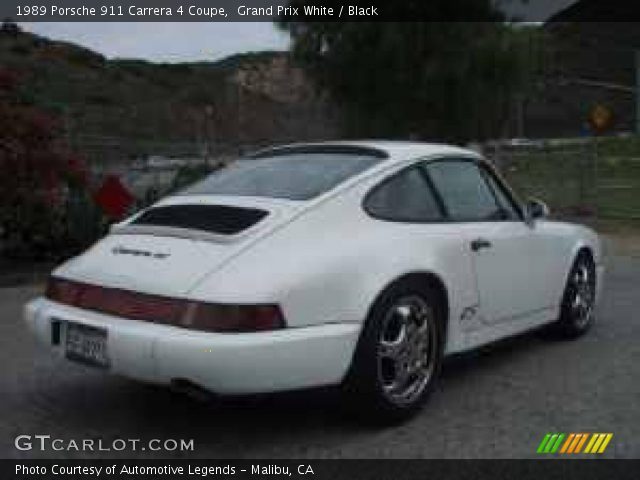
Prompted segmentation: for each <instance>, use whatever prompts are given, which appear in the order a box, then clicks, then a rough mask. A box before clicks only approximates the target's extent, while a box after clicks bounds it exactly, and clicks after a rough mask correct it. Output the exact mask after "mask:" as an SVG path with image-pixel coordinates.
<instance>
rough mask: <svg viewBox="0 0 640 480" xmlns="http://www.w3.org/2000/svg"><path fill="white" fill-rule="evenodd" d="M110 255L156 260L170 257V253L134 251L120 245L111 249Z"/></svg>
mask: <svg viewBox="0 0 640 480" xmlns="http://www.w3.org/2000/svg"><path fill="white" fill-rule="evenodd" d="M111 253H113V254H114V255H133V256H135V257H150V258H158V259H160V260H163V259H165V258H167V257H169V256H170V255H171V254H170V253H164V252H149V251H147V250H136V249H133V248H126V247H123V246H121V245H118V246H117V247H114V248H113V249H111Z"/></svg>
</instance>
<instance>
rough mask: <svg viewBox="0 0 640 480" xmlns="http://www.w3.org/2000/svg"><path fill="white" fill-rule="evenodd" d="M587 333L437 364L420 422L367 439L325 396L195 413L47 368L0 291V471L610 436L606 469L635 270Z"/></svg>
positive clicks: (91, 376)
mask: <svg viewBox="0 0 640 480" xmlns="http://www.w3.org/2000/svg"><path fill="white" fill-rule="evenodd" d="M609 263H610V266H609V271H608V278H607V285H606V289H605V295H604V299H603V303H602V305H601V308H600V312H599V317H598V322H597V324H596V325H595V326H594V328H593V329H592V330H591V332H590V333H589V334H588V335H587V336H585V337H583V338H582V339H579V340H577V341H573V342H560V341H552V340H548V339H544V338H542V336H541V335H536V334H528V335H525V336H522V337H518V338H516V339H512V340H509V341H507V342H502V343H500V344H498V345H496V346H493V347H491V348H488V349H484V350H483V351H481V352H475V353H472V354H466V355H464V356H461V357H457V358H454V359H451V360H449V361H447V363H446V364H445V370H444V372H443V377H442V379H441V382H440V384H439V387H438V390H437V391H436V392H434V395H433V396H432V397H431V399H430V401H429V403H428V405H427V407H426V408H425V410H424V411H423V412H422V413H421V414H420V415H419V416H418V417H417V418H415V419H413V420H412V421H410V422H408V423H406V424H404V425H401V426H398V427H394V428H387V429H373V428H367V427H363V426H361V425H358V424H356V423H354V422H350V421H349V420H348V419H345V418H344V417H342V416H341V415H338V414H337V413H336V412H337V411H338V408H336V403H335V401H334V399H333V397H331V396H330V395H327V394H326V393H323V392H307V393H303V394H286V395H273V396H267V397H258V398H255V397H254V398H249V399H242V400H233V401H229V400H227V401H223V402H203V401H198V400H194V399H191V398H188V397H185V396H183V395H178V394H175V393H172V392H169V391H167V390H165V389H162V388H157V387H150V386H146V385H141V384H138V383H135V382H132V381H129V380H126V379H121V378H115V377H110V376H106V375H104V374H102V373H101V372H98V371H95V370H92V369H89V368H85V367H81V366H78V365H74V364H70V363H67V362H64V361H53V360H52V359H51V357H50V356H49V355H48V354H47V352H46V351H44V350H42V349H40V348H38V347H37V345H35V343H34V342H33V340H32V339H31V338H30V336H29V335H28V334H27V332H26V330H25V328H24V326H23V324H22V320H21V306H22V304H23V302H24V301H25V300H27V299H28V298H30V297H31V296H33V295H35V294H36V293H38V289H37V288H36V287H22V288H6V289H0V457H4V458H34V457H55V458H65V457H72V458H77V457H89V458H100V457H105V458H109V457H111V458H135V457H141V458H151V457H188V458H203V457H204V458H292V457H293V458H304V457H307V458H308V457H311V458H339V457H347V458H443V457H444V458H514V457H516V458H521V457H535V456H536V455H535V450H536V448H537V445H538V444H539V443H540V441H541V439H542V437H543V436H544V434H545V433H547V432H611V433H613V434H614V437H613V440H612V441H611V443H610V445H609V447H608V449H607V452H606V453H605V454H604V456H606V457H610V458H611V457H619V458H640V317H639V316H638V311H639V310H640V259H633V258H626V257H616V258H612V259H611V260H610V262H609ZM23 434H27V435H40V434H45V435H51V436H52V437H54V438H62V439H66V440H70V439H76V440H78V441H79V440H82V439H85V438H89V439H98V438H102V439H104V440H105V441H106V442H107V444H110V442H111V441H112V440H113V439H115V438H132V439H138V438H139V439H142V440H144V441H145V442H146V441H147V440H149V439H154V438H157V439H163V440H164V439H186V440H188V439H193V440H194V451H193V452H188V453H179V452H173V453H168V452H156V453H154V452H150V451H148V449H147V450H145V451H142V450H138V451H135V452H134V451H131V450H129V449H127V450H125V451H123V452H113V451H112V452H85V453H81V452H80V453H78V452H74V451H69V452H66V453H60V452H54V451H51V450H49V451H45V452H40V451H37V450H31V451H18V450H16V449H15V447H14V438H15V437H16V436H18V435H23Z"/></svg>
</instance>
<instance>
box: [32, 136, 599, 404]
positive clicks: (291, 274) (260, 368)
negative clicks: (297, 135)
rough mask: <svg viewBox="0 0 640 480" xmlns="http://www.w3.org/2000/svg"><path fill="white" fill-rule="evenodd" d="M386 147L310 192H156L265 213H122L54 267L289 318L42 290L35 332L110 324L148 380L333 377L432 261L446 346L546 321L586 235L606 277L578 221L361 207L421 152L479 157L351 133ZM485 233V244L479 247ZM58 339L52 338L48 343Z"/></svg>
mask: <svg viewBox="0 0 640 480" xmlns="http://www.w3.org/2000/svg"><path fill="white" fill-rule="evenodd" d="M346 144H347V145H355V146H360V145H362V146H367V147H373V148H378V149H381V150H383V151H385V152H387V153H388V155H389V158H388V159H385V160H383V161H381V162H380V163H379V164H377V165H376V166H374V167H372V168H370V169H368V170H366V171H365V172H364V173H362V174H360V175H356V176H355V177H353V178H350V179H348V180H347V181H345V182H343V183H342V184H340V185H338V186H337V187H336V188H334V189H332V190H330V191H328V192H326V193H325V194H322V195H320V196H319V197H317V198H315V199H313V200H310V201H306V202H296V201H285V200H273V199H266V198H252V197H231V196H228V197H224V196H197V197H188V196H175V197H170V198H167V199H165V200H163V201H161V202H159V204H158V205H176V204H180V203H185V204H186V203H188V204H193V203H204V204H216V205H220V204H223V205H233V206H247V207H260V208H263V209H265V210H268V211H269V212H270V216H268V217H267V218H266V220H265V221H263V222H261V223H259V224H258V225H256V226H255V227H251V228H249V229H248V230H247V231H245V232H242V233H241V234H239V235H236V236H231V237H225V238H216V237H215V236H206V235H205V236H202V235H200V236H197V235H196V236H194V235H191V234H190V233H189V232H179V231H173V232H166V231H165V232H162V231H157V232H153V231H151V230H150V231H149V232H147V233H144V232H137V231H136V230H135V229H133V230H132V229H127V223H128V222H126V221H125V222H123V223H122V224H120V225H118V226H116V228H114V230H113V233H112V234H111V235H109V236H107V237H106V238H105V239H103V240H102V241H100V242H98V243H97V244H96V245H95V246H94V247H92V248H91V249H89V250H88V251H87V252H86V253H84V254H83V255H81V256H79V257H77V258H76V259H73V260H71V261H70V262H68V263H67V264H65V265H63V266H61V267H60V268H58V269H57V270H56V271H55V272H54V274H55V275H56V276H59V277H62V278H67V279H71V280H77V281H82V282H87V283H93V284H98V285H102V286H107V287H114V288H122V289H128V290H134V291H138V292H143V293H150V294H155V295H166V296H172V297H179V298H187V299H190V300H199V301H204V302H213V303H221V304H278V305H279V306H280V307H281V309H282V311H283V313H284V317H285V318H286V322H287V327H288V328H286V329H283V330H278V331H273V332H262V333H245V334H216V333H206V332H197V331H193V330H187V329H182V328H178V327H172V326H166V325H164V326H163V325H156V324H150V323H145V322H138V321H132V320H128V319H120V318H116V317H111V316H108V315H103V314H99V313H96V312H89V311H84V310H79V309H77V308H73V307H69V306H65V305H60V304H57V303H55V302H51V301H49V300H46V299H37V300H34V301H33V302H31V303H30V304H29V305H27V307H26V309H25V316H26V319H27V322H28V323H29V325H30V327H31V328H32V330H33V331H34V333H35V334H36V336H37V337H39V338H40V339H41V340H42V341H43V343H45V344H50V343H51V340H50V339H51V327H50V323H51V320H52V319H62V320H67V321H72V322H79V323H86V324H88V325H93V326H98V327H102V328H106V329H107V330H108V332H109V339H108V342H109V343H108V348H109V351H110V354H111V356H112V357H113V364H112V367H111V370H112V371H113V372H114V373H119V374H123V375H127V376H130V377H133V378H139V379H141V380H145V381H151V382H156V383H169V382H171V381H172V380H176V379H187V380H189V381H191V382H193V383H195V384H197V385H199V386H201V387H203V388H207V389H210V390H212V391H215V392H220V393H251V392H264V391H275V390H286V389H294V388H304V387H311V386H316V385H328V384H336V383H339V382H340V381H341V380H342V379H343V378H344V375H345V374H346V372H347V371H348V368H349V365H350V363H351V359H352V356H353V353H354V350H355V346H356V344H357V340H358V336H359V333H360V331H361V328H362V325H363V323H364V321H365V319H366V317H367V315H368V313H369V310H370V308H371V306H372V305H373V303H374V302H375V300H376V298H377V297H378V296H379V295H380V294H381V292H383V291H384V289H385V288H386V287H388V286H389V285H390V284H391V283H392V282H393V281H395V280H397V279H399V278H401V277H403V276H405V275H408V274H414V273H428V274H430V275H432V276H434V277H436V278H438V279H439V281H440V282H441V283H442V285H443V286H444V288H445V290H446V296H447V300H448V319H447V343H446V353H455V352H461V351H464V350H468V349H471V348H475V347H477V346H480V345H483V344H486V343H488V342H491V341H494V340H497V339H500V338H503V337H505V336H509V335H514V334H517V333H519V332H523V331H526V330H528V329H531V328H534V327H537V326H540V325H543V324H545V323H549V322H551V321H553V320H555V319H556V318H557V317H558V313H559V307H560V301H561V297H562V292H563V289H564V285H565V282H566V278H567V275H568V272H569V269H570V267H571V265H572V263H573V260H574V258H575V257H576V255H577V253H578V251H579V250H580V249H581V248H585V247H586V248H588V249H590V251H591V252H592V254H593V257H594V260H595V263H596V265H597V273H598V281H597V286H598V288H599V289H601V287H602V274H603V268H602V255H601V249H600V244H599V240H598V237H597V235H596V234H595V233H594V232H592V231H591V230H589V229H587V228H585V227H581V226H578V225H571V224H566V223H560V222H553V221H547V220H537V221H535V222H533V223H529V224H528V223H525V222H524V221H517V222H516V221H511V222H469V223H449V222H443V223H431V224H413V223H399V222H391V221H383V220H378V219H374V218H372V217H371V216H369V215H368V214H367V213H366V212H365V211H364V209H363V207H362V202H363V200H364V198H365V196H366V195H367V193H368V192H369V191H370V190H371V189H372V188H373V187H374V186H375V185H377V184H379V183H380V182H381V181H382V180H383V179H385V178H387V177H389V176H390V175H392V174H393V173H395V172H397V171H399V170H401V169H403V168H404V167H406V166H408V165H411V164H413V163H416V162H418V161H424V160H425V159H433V158H443V157H444V158H446V157H451V156H454V157H456V158H460V157H465V158H479V157H478V155H477V154H475V153H473V152H471V151H468V150H463V149H458V148H455V147H447V146H442V145H426V144H412V143H395V142H367V143H362V142H360V143H346ZM480 237H481V238H484V239H486V240H488V241H490V242H491V243H492V246H493V248H491V249H488V250H480V251H478V252H473V251H472V250H471V249H470V248H469V244H470V242H471V241H472V240H474V239H476V238H480ZM118 247H124V248H126V249H132V250H135V249H139V250H141V251H153V252H160V253H162V252H164V253H168V254H169V256H167V257H166V258H163V259H157V258H149V257H148V256H144V255H140V256H135V255H133V256H132V255H122V256H119V255H117V254H116V255H114V252H113V250H114V249H117V248H118ZM54 350H58V351H60V347H58V348H54Z"/></svg>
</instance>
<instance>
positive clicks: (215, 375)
mask: <svg viewBox="0 0 640 480" xmlns="http://www.w3.org/2000/svg"><path fill="white" fill-rule="evenodd" d="M24 313H25V321H26V323H27V324H28V326H29V328H30V330H31V331H32V332H33V333H34V335H35V336H36V337H37V338H38V340H39V341H40V342H41V343H42V344H44V345H46V346H47V347H49V348H51V350H52V351H53V352H54V354H55V355H58V356H61V357H64V344H65V325H66V324H65V322H75V323H81V324H85V325H89V326H93V327H99V328H104V329H106V330H107V332H108V334H107V335H108V336H107V351H108V355H109V358H110V361H111V364H110V367H109V371H110V372H112V373H114V374H119V375H123V376H127V377H131V378H134V379H138V380H142V381H146V382H152V383H158V384H169V383H171V381H173V380H188V381H190V382H193V383H195V384H197V385H199V386H201V387H203V388H205V389H207V390H210V391H212V392H216V393H220V394H244V393H260V392H271V391H279V390H293V389H299V388H307V387H314V386H323V385H332V384H338V383H340V382H341V380H342V379H343V377H344V375H345V374H346V372H347V369H348V368H349V365H350V363H351V357H352V355H353V352H354V350H355V345H356V343H357V340H358V335H359V332H360V325H359V324H357V323H338V324H325V325H319V326H313V327H305V328H291V329H285V330H280V331H275V332H260V333H249V334H246V333H245V334H217V333H207V332H195V331H191V330H186V329H183V328H177V327H171V326H166V325H156V324H153V323H147V322H139V321H135V320H128V319H122V318H118V317H112V316H109V315H103V314H99V313H96V312H90V311H86V310H80V309H77V308H74V307H69V306H66V305H61V304H58V303H55V302H51V301H49V300H46V299H44V298H38V299H35V300H33V301H31V302H29V303H28V304H27V305H26V306H25V312H24ZM53 321H59V322H60V324H61V326H62V327H61V329H60V333H61V339H60V344H59V345H53V344H52V322H53Z"/></svg>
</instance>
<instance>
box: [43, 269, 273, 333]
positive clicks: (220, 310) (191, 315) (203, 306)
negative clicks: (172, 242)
mask: <svg viewBox="0 0 640 480" xmlns="http://www.w3.org/2000/svg"><path fill="white" fill-rule="evenodd" d="M45 296H46V297H47V298H48V299H50V300H53V301H55V302H59V303H63V304H66V305H71V306H74V307H78V308H83V309H85V310H93V311H96V312H100V313H106V314H109V315H115V316H118V317H123V318H128V319H131V320H141V321H145V322H153V323H162V324H167V325H174V326H177V327H183V328H190V329H193V330H203V331H209V332H257V331H267V330H277V329H280V328H284V327H285V321H284V317H283V315H282V312H281V310H280V308H279V307H278V306H277V305H219V304H212V303H201V302H190V301H187V300H184V299H174V298H170V297H163V296H159V295H149V294H146V293H137V292H131V291H128V290H122V289H118V288H108V287H99V286H97V285H89V284H86V283H80V282H74V281H70V280H63V279H60V278H56V277H51V278H49V282H48V284H47V290H46V294H45Z"/></svg>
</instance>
